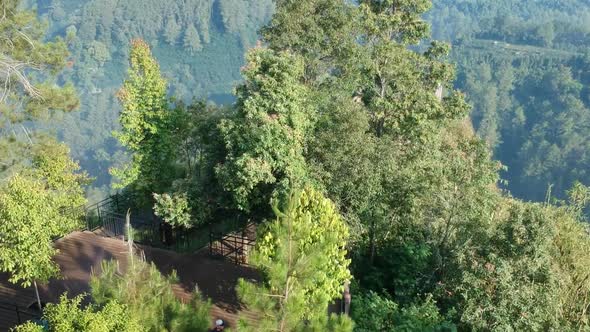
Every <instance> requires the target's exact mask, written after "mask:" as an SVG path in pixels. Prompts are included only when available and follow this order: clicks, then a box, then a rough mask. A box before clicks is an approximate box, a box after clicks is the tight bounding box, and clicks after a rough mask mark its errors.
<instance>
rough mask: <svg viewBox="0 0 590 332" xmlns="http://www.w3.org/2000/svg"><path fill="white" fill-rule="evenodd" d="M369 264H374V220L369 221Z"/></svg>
mask: <svg viewBox="0 0 590 332" xmlns="http://www.w3.org/2000/svg"><path fill="white" fill-rule="evenodd" d="M369 237H370V239H369V264H370V265H371V266H373V263H374V262H375V220H373V221H371V234H370V235H369Z"/></svg>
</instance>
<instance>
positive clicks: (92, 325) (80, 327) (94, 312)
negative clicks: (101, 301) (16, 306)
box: [13, 295, 143, 332]
mask: <svg viewBox="0 0 590 332" xmlns="http://www.w3.org/2000/svg"><path fill="white" fill-rule="evenodd" d="M83 299H84V295H79V296H77V297H75V298H73V299H68V298H67V296H66V295H63V296H62V297H61V299H60V302H59V303H57V304H53V303H50V304H48V305H47V307H46V308H44V310H43V321H45V322H46V323H47V325H48V327H49V329H44V328H43V327H41V326H40V325H37V324H34V323H30V322H29V323H26V324H23V325H20V326H18V327H16V328H15V329H14V330H13V331H14V332H42V331H47V332H119V331H122V332H139V331H143V330H142V329H141V325H140V324H139V321H140V319H141V318H140V317H132V316H130V315H129V312H128V310H127V307H126V306H125V305H121V304H119V303H117V302H108V303H106V304H105V305H104V306H101V307H98V306H96V305H89V306H87V307H86V308H82V300H83Z"/></svg>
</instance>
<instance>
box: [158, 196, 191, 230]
mask: <svg viewBox="0 0 590 332" xmlns="http://www.w3.org/2000/svg"><path fill="white" fill-rule="evenodd" d="M154 200H155V201H156V204H155V205H154V214H155V215H156V216H158V217H160V218H162V219H164V221H165V222H167V223H168V224H170V225H171V226H172V227H184V228H190V227H192V223H191V208H190V206H189V202H188V199H187V195H186V194H175V195H172V196H170V195H169V194H162V195H159V194H154Z"/></svg>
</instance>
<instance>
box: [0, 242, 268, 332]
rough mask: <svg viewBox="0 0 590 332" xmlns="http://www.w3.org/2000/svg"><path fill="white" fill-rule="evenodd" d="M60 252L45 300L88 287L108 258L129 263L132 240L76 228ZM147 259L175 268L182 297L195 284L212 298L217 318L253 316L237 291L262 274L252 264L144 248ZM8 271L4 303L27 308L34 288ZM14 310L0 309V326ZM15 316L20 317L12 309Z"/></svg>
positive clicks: (0, 294) (1, 282) (0, 296)
mask: <svg viewBox="0 0 590 332" xmlns="http://www.w3.org/2000/svg"><path fill="white" fill-rule="evenodd" d="M55 246H56V248H57V249H58V250H59V251H60V252H59V254H58V255H57V256H56V257H55V261H56V262H57V263H58V264H59V266H60V268H61V272H62V279H61V280H51V281H50V282H49V284H48V285H44V286H41V287H40V293H41V298H42V301H44V302H55V301H57V300H58V298H59V296H60V295H61V294H63V293H64V292H68V294H69V295H70V296H75V295H78V294H81V293H84V292H88V291H89V290H90V288H89V280H90V276H91V272H92V271H95V273H99V272H100V263H101V261H103V260H112V259H116V260H118V261H119V263H120V264H121V265H122V267H123V268H124V266H125V264H126V260H127V259H126V255H127V244H126V243H125V242H123V241H121V240H118V239H113V238H106V237H102V236H99V235H96V234H94V233H91V232H74V233H72V234H70V235H68V236H66V237H64V238H62V239H60V240H58V241H57V242H56V243H55ZM140 248H141V249H142V250H143V251H144V253H145V256H146V259H147V261H150V262H154V263H155V264H156V266H157V267H158V269H160V271H161V272H162V273H163V274H169V273H170V272H171V271H172V270H176V271H177V274H178V278H179V284H178V285H176V286H175V287H174V292H175V293H176V295H177V296H178V297H179V298H180V299H182V300H183V301H189V300H190V298H191V296H192V291H193V290H194V289H195V286H197V287H198V289H199V290H200V291H201V293H202V294H203V295H204V296H206V297H207V298H209V299H211V301H212V303H213V307H212V309H211V319H212V321H213V320H214V319H216V318H222V319H224V320H225V321H226V322H228V323H229V326H234V324H235V322H236V320H237V317H238V314H240V313H241V314H243V315H244V316H246V317H249V318H251V319H254V316H253V315H252V314H249V313H246V312H242V310H241V309H242V308H241V307H240V305H239V303H238V299H237V295H236V292H235V286H236V284H237V280H238V279H239V278H246V279H253V280H255V279H256V278H257V273H256V272H255V271H254V270H252V269H250V268H247V267H243V266H237V265H235V264H232V263H230V262H226V261H220V260H214V259H211V258H209V257H208V255H207V252H206V251H202V252H199V253H196V254H192V255H180V254H177V253H174V252H170V251H166V250H160V249H154V248H150V247H141V246H140ZM7 280H8V276H7V275H2V274H0V302H8V303H16V304H18V305H19V306H21V307H27V306H29V305H30V304H32V303H34V302H35V294H34V290H33V289H32V288H28V289H23V288H20V287H17V286H15V285H12V284H10V283H8V281H7ZM9 316H11V315H10V314H9V313H8V314H7V313H6V312H3V311H2V310H0V331H7V330H8V329H9V327H11V326H14V324H16V317H14V319H10V317H9ZM12 316H15V315H14V314H12Z"/></svg>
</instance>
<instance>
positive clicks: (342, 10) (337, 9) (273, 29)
mask: <svg viewBox="0 0 590 332" xmlns="http://www.w3.org/2000/svg"><path fill="white" fill-rule="evenodd" d="M276 7H277V8H276V12H275V14H274V15H273V16H272V19H271V21H270V22H269V23H268V24H267V25H266V26H264V27H263V28H262V29H261V34H262V36H263V37H264V40H265V41H266V42H267V43H268V44H269V47H270V48H272V49H274V50H277V51H285V50H291V51H293V52H294V53H296V54H299V55H301V56H302V57H303V58H304V59H305V73H304V77H305V80H306V81H307V82H315V81H316V80H317V81H319V82H323V79H325V78H326V72H327V71H329V70H331V69H332V68H334V66H335V65H336V64H337V63H338V62H339V61H340V60H341V58H342V57H348V56H350V54H351V49H352V47H353V44H354V42H355V41H354V39H353V38H351V36H352V34H353V30H352V27H353V23H354V15H353V14H354V10H353V7H351V6H348V5H347V4H346V3H345V1H341V0H314V1H296V0H279V1H277V4H276ZM319 82H318V83H319Z"/></svg>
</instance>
